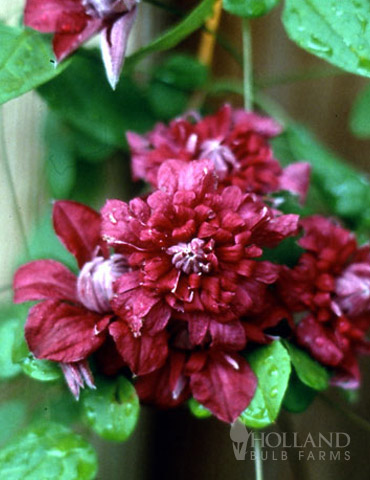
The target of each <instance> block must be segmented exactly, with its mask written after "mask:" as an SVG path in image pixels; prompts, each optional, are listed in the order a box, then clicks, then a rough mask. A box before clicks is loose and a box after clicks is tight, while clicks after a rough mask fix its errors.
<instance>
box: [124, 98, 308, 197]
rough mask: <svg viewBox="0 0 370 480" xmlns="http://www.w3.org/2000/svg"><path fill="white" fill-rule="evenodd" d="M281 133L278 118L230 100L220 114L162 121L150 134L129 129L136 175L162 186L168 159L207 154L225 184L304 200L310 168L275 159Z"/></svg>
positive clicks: (138, 177) (200, 157)
mask: <svg viewBox="0 0 370 480" xmlns="http://www.w3.org/2000/svg"><path fill="white" fill-rule="evenodd" d="M279 133H281V127H280V125H278V124H277V123H276V122H275V121H274V120H273V119H271V118H268V117H263V116H260V115H258V114H256V113H253V112H246V111H244V110H240V109H237V110H233V109H232V108H231V107H230V105H225V106H224V107H222V108H221V109H220V110H219V111H218V112H217V113H215V114H213V115H208V116H206V117H204V118H203V119H202V118H199V115H198V114H194V115H193V116H191V115H187V116H184V117H181V118H179V119H176V120H173V121H172V122H171V123H170V125H169V126H165V125H163V124H158V125H157V126H156V127H155V128H154V130H153V131H151V132H149V133H148V134H146V135H138V134H136V133H132V132H129V133H128V134H127V139H128V142H129V146H130V149H131V154H132V171H133V176H134V179H136V180H137V179H143V180H145V181H147V182H149V183H150V184H151V185H153V186H154V187H157V178H158V177H157V174H158V169H159V167H160V166H161V164H162V163H163V162H165V161H166V160H171V159H177V160H182V161H187V162H189V161H192V160H202V159H208V160H210V161H211V162H212V163H213V165H214V169H215V172H216V174H217V176H218V179H219V185H220V188H223V187H225V186H228V185H235V186H238V187H239V188H240V189H241V190H242V192H243V193H245V192H253V193H255V194H259V195H265V194H268V193H272V192H276V191H279V190H288V191H290V192H292V193H294V194H297V195H299V197H300V199H301V201H304V199H305V196H306V193H307V189H308V185H309V173H310V167H309V164H307V163H295V164H292V165H289V166H288V167H286V168H285V169H282V168H281V166H280V164H279V162H278V161H277V160H276V159H275V158H274V156H273V152H272V149H271V146H270V144H269V139H270V138H272V137H274V136H276V135H278V134H279Z"/></svg>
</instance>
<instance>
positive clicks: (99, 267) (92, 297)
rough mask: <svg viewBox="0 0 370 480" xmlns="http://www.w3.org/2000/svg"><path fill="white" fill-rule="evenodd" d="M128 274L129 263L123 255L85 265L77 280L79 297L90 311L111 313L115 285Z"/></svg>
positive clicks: (95, 259) (100, 259) (98, 258)
mask: <svg viewBox="0 0 370 480" xmlns="http://www.w3.org/2000/svg"><path fill="white" fill-rule="evenodd" d="M125 272H127V263H126V260H125V258H124V257H123V255H118V254H115V255H112V256H111V257H110V258H108V259H105V258H103V257H96V258H94V259H93V260H91V262H87V263H85V265H84V266H83V268H82V270H81V271H80V274H79V276H78V279H77V295H78V298H79V300H80V302H81V303H82V304H83V305H84V306H85V307H86V308H87V309H88V310H92V311H94V312H98V313H107V312H110V311H111V307H110V303H109V302H110V300H111V298H112V296H113V283H114V282H115V280H117V278H118V277H120V276H121V275H122V274H123V273H125Z"/></svg>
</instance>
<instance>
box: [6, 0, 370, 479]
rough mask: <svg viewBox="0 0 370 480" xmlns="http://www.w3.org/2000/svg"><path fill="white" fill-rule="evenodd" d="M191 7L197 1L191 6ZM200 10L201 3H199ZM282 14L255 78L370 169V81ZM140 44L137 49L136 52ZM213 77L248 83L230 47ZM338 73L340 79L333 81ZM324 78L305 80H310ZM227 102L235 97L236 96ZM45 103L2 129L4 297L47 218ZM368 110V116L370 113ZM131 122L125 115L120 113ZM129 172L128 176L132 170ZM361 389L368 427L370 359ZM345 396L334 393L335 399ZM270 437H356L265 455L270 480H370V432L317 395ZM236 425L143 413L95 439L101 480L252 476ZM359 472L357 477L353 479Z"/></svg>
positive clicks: (256, 54) (143, 21)
mask: <svg viewBox="0 0 370 480" xmlns="http://www.w3.org/2000/svg"><path fill="white" fill-rule="evenodd" d="M22 3H23V2H22V1H18V2H16V1H11V0H5V2H2V3H1V4H0V17H2V18H4V17H5V18H7V20H9V19H10V20H11V21H12V22H14V21H17V18H18V17H17V13H19V11H20V7H21V5H22ZM187 3H190V2H187ZM192 3H194V2H192ZM147 9H148V5H146V4H145V5H143V8H142V12H141V16H140V22H139V24H138V25H137V27H136V37H135V39H134V41H133V44H134V46H135V44H141V43H143V42H145V41H146V40H147V38H150V37H151V36H152V35H153V33H154V32H155V31H157V30H158V29H159V28H160V25H161V24H162V23H163V19H162V17H163V15H162V13H161V14H160V16H157V13H158V11H157V9H154V8H151V10H150V11H151V16H150V17H145V18H143V12H147V11H148V10H147ZM280 14H281V9H279V8H278V9H275V10H274V11H273V12H272V13H271V14H269V15H268V16H266V17H264V18H262V19H257V20H255V21H254V22H253V24H252V33H253V61H254V69H255V71H254V73H255V79H256V82H257V84H258V85H260V86H261V87H264V88H263V92H264V93H265V94H266V95H268V96H269V97H271V98H272V99H274V100H275V101H276V102H278V103H279V104H280V105H281V106H282V107H283V108H284V109H285V110H286V112H287V113H288V114H289V115H290V116H291V117H292V118H293V119H295V120H297V121H299V122H302V123H304V124H305V125H306V126H308V127H309V128H310V129H311V130H312V131H313V132H314V133H315V134H316V135H317V137H318V138H319V139H320V140H321V141H322V142H324V143H325V144H327V145H328V146H330V147H331V148H332V149H334V150H335V151H336V152H337V153H338V154H339V155H340V156H341V157H343V158H345V159H346V160H347V161H348V162H349V163H350V164H352V165H356V166H358V167H359V168H361V169H363V170H364V171H367V172H369V171H370V167H369V161H370V141H365V140H359V139H356V138H355V137H354V136H353V135H352V134H351V133H350V131H349V126H348V125H349V112H350V109H351V106H352V104H353V101H354V99H355V97H356V95H357V94H358V93H359V92H360V91H361V89H362V88H363V87H364V86H365V85H366V84H367V83H368V81H367V79H364V78H361V77H357V76H355V75H351V74H346V73H343V72H338V71H335V69H334V68H333V67H331V66H330V65H328V64H327V63H325V62H323V61H320V60H319V59H317V58H315V57H314V56H312V55H309V54H308V53H306V52H304V51H302V50H300V49H299V48H298V47H296V46H295V45H294V44H293V43H292V42H290V41H289V40H288V38H287V37H286V34H285V32H284V31H283V28H282V25H281V22H280ZM220 31H221V32H222V34H223V35H224V36H225V38H227V39H228V40H229V41H230V42H232V43H234V44H235V45H240V43H241V42H240V39H241V32H240V25H239V22H238V20H237V19H235V18H232V17H231V16H229V15H227V14H225V13H224V14H223V15H222V20H221V26H220ZM197 43H198V37H195V38H193V39H191V41H189V42H187V43H186V45H185V46H184V47H183V49H186V50H187V51H195V50H196V48H197ZM134 46H133V48H134ZM213 70H214V73H215V74H216V75H218V76H220V77H234V78H241V75H242V72H241V69H240V67H239V66H238V65H237V64H236V62H235V61H234V60H233V59H231V58H230V57H229V56H228V55H227V53H226V52H225V50H224V49H222V48H220V47H217V48H216V52H215V56H214V65H213ZM335 73H336V75H334V74H335ZM307 76H308V77H310V76H311V77H316V78H310V79H308V78H304V77H307ZM226 100H230V101H233V100H236V99H235V98H233V97H232V96H231V97H228V98H226ZM45 109H46V108H45V105H44V104H43V103H42V101H41V100H40V99H39V98H38V97H37V95H36V94H35V93H33V92H32V93H29V94H27V95H24V96H23V97H21V98H19V99H17V100H13V101H11V102H9V103H8V104H6V105H5V106H4V107H2V116H1V123H2V125H1V129H2V132H3V136H4V139H5V148H3V149H1V150H0V155H1V163H0V178H1V179H2V185H1V189H0V203H1V205H0V209H1V210H0V211H1V215H2V217H1V221H2V228H1V229H0V249H1V252H0V255H1V259H2V268H1V271H0V290H1V289H2V290H1V291H2V296H3V298H4V299H9V298H10V296H11V293H10V291H9V288H8V286H9V285H10V283H11V277H12V271H13V269H14V263H15V261H16V259H17V255H18V253H19V251H20V250H21V248H22V236H21V232H20V231H19V227H18V224H17V221H16V212H17V210H18V213H19V214H20V215H21V217H22V219H23V222H24V224H25V228H26V229H29V228H30V226H31V225H32V223H33V222H34V220H35V218H37V216H38V215H39V213H40V211H41V210H42V208H43V207H44V205H45V203H48V202H49V200H48V195H47V192H46V186H45V176H44V169H43V163H42V158H43V157H42V139H41V133H40V132H41V123H42V120H43V117H44V114H45ZM369 113H370V112H369ZM122 114H123V115H124V112H122ZM5 151H6V156H7V158H8V161H9V165H10V168H11V175H12V178H13V179H14V183H15V187H16V193H17V198H18V205H15V204H14V202H13V200H12V198H11V195H10V190H9V184H8V182H7V180H6V170H5V169H6V158H5ZM111 170H112V171H110V172H109V173H108V174H107V176H106V178H107V185H106V191H107V192H112V191H115V190H116V188H117V185H116V180H115V178H116V175H115V167H114V165H113V167H112V169H111ZM126 171H127V169H126ZM361 363H362V372H363V385H362V387H361V390H360V392H359V393H360V394H359V398H360V401H359V402H357V403H355V404H354V405H353V406H352V407H350V408H353V410H354V411H356V412H357V413H358V414H361V415H362V416H363V417H364V418H368V419H369V420H370V415H369V413H368V411H369V408H368V407H369V405H370V359H366V358H365V359H363V361H362V362H361ZM332 396H333V398H336V399H337V400H339V402H342V400H341V399H340V398H339V399H338V398H337V395H336V393H335V392H334V393H332ZM270 430H272V431H280V432H291V431H295V432H300V433H299V435H301V436H302V438H305V437H306V436H307V434H308V433H309V432H311V433H312V434H314V432H315V433H316V434H317V433H318V432H321V433H323V434H326V433H328V432H346V433H348V434H349V435H350V437H351V444H350V446H349V447H348V450H349V451H350V457H351V458H350V460H348V461H346V460H344V455H343V452H341V456H342V460H341V461H338V460H336V461H333V460H332V461H330V460H325V461H324V460H321V461H320V460H319V459H318V454H317V452H316V451H315V449H311V450H312V451H313V453H314V456H315V458H314V459H305V460H301V461H298V456H297V453H296V452H294V451H292V452H290V451H289V452H288V459H289V460H285V461H282V460H280V454H279V452H280V449H279V448H277V449H275V450H274V452H275V458H273V451H272V449H267V450H268V454H269V459H268V460H267V461H266V462H265V464H264V471H265V478H267V479H269V480H274V479H278V478H279V479H280V478H284V479H297V480H298V479H299V480H304V479H312V478H323V479H324V478H325V479H331V478H336V479H347V478H349V476H350V475H351V476H352V477H353V478H356V480H362V479H368V478H369V477H370V466H369V462H368V459H367V452H368V448H369V445H370V432H369V431H365V430H363V429H360V428H359V427H358V426H357V425H356V424H355V423H354V421H352V420H351V419H349V418H347V417H346V416H345V415H344V414H343V413H342V412H340V411H337V410H334V409H333V407H331V406H329V404H328V403H326V402H325V401H323V400H322V399H320V398H317V399H316V400H315V401H314V403H313V404H312V405H311V407H310V408H309V410H308V411H307V412H306V413H304V414H300V415H293V414H287V413H284V412H283V413H282V414H281V416H280V418H279V420H278V422H277V424H276V425H274V426H273V427H271V429H270ZM229 432H230V430H229V427H228V426H227V425H225V424H221V423H220V422H218V421H216V420H215V419H207V420H197V419H194V418H192V417H191V415H190V413H189V412H188V411H187V409H186V408H184V409H179V410H176V411H168V412H158V411H155V410H153V409H150V408H144V409H143V410H142V414H141V418H140V422H139V425H138V427H137V429H136V431H135V433H134V435H133V437H132V438H131V439H130V440H129V441H128V442H127V443H125V444H120V445H116V444H109V443H106V442H101V441H99V440H98V439H94V442H95V445H96V446H97V447H98V450H99V459H100V472H99V475H98V478H99V479H100V480H108V479H109V480H116V479H117V480H118V479H121V478H122V479H129V480H154V479H157V478H161V479H162V480H164V479H174V478H176V480H183V479H184V480H185V479H189V478H192V479H193V480H197V479H204V478H206V479H208V478H209V479H215V480H217V479H224V478H228V479H230V480H233V479H235V480H236V479H242V478H246V479H252V478H254V466H253V462H251V461H250V460H246V461H236V460H235V457H234V454H233V449H232V442H231V440H230V436H229ZM354 471H355V472H356V473H355V474H354V473H353V472H354Z"/></svg>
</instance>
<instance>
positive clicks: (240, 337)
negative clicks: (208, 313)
mask: <svg viewBox="0 0 370 480" xmlns="http://www.w3.org/2000/svg"><path fill="white" fill-rule="evenodd" d="M209 330H210V333H211V337H212V345H211V346H212V347H216V346H217V347H219V348H225V349H227V350H235V351H237V350H239V351H240V350H243V348H244V347H245V344H246V337H245V332H244V328H243V326H242V324H241V323H240V321H239V320H235V321H232V322H228V323H220V322H216V321H215V320H213V321H212V322H211V324H210V328H209Z"/></svg>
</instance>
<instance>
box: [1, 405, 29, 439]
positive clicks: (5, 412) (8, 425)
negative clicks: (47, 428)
mask: <svg viewBox="0 0 370 480" xmlns="http://www.w3.org/2000/svg"><path fill="white" fill-rule="evenodd" d="M26 420H27V407H26V404H25V403H24V402H23V401H22V400H20V399H13V400H10V401H7V402H4V403H2V404H1V405H0V445H1V446H3V445H4V444H6V443H8V442H9V441H10V440H11V438H12V437H13V436H14V435H15V434H16V433H17V432H19V431H20V429H21V428H22V426H23V425H24V424H25V423H26Z"/></svg>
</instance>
